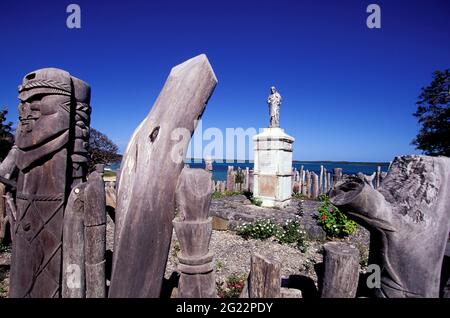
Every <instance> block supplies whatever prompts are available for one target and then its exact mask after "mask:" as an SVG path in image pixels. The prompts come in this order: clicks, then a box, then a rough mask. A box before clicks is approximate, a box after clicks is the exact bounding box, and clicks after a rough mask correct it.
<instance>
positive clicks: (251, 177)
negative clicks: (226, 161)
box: [248, 170, 254, 192]
mask: <svg viewBox="0 0 450 318" xmlns="http://www.w3.org/2000/svg"><path fill="white" fill-rule="evenodd" d="M253 180H254V177H253V170H250V172H249V176H248V188H249V191H250V192H253Z"/></svg>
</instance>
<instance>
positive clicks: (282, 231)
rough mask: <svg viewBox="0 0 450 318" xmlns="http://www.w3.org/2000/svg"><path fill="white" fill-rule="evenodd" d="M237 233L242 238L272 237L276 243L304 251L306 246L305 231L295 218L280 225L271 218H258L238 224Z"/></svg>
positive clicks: (263, 238) (262, 238)
mask: <svg viewBox="0 0 450 318" xmlns="http://www.w3.org/2000/svg"><path fill="white" fill-rule="evenodd" d="M237 234H238V235H240V236H242V237H243V238H244V239H249V238H252V239H257V240H266V239H268V238H270V237H274V238H275V240H276V241H277V242H278V243H280V244H291V245H294V246H295V247H296V248H298V249H299V250H300V251H302V252H305V251H306V248H307V243H306V233H305V231H303V230H302V229H301V226H300V222H299V221H296V220H288V221H286V223H285V224H284V225H283V226H280V225H278V224H275V223H274V222H273V221H272V220H271V219H260V220H256V221H255V222H253V223H250V224H246V223H244V225H242V226H238V228H237Z"/></svg>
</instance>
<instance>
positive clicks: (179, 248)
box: [172, 241, 181, 258]
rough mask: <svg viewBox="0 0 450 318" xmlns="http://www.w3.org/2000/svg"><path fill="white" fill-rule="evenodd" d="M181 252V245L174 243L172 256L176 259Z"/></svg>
mask: <svg viewBox="0 0 450 318" xmlns="http://www.w3.org/2000/svg"><path fill="white" fill-rule="evenodd" d="M180 251H181V247H180V243H179V242H178V241H175V242H173V247H172V256H173V257H175V258H176V257H177V256H178V253H179V252H180Z"/></svg>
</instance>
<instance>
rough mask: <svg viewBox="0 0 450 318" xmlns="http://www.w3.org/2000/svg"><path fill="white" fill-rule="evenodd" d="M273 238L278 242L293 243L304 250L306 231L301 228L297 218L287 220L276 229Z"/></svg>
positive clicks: (305, 246)
mask: <svg viewBox="0 0 450 318" xmlns="http://www.w3.org/2000/svg"><path fill="white" fill-rule="evenodd" d="M275 238H276V239H277V241H278V242H279V243H280V244H291V245H295V247H296V248H298V249H299V250H300V251H301V252H305V251H306V248H307V241H306V232H305V231H303V230H302V229H301V227H300V222H299V221H297V220H287V221H286V223H285V224H284V225H283V226H282V227H281V226H280V227H279V228H278V229H277V232H276V233H275Z"/></svg>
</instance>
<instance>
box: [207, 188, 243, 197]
mask: <svg viewBox="0 0 450 318" xmlns="http://www.w3.org/2000/svg"><path fill="white" fill-rule="evenodd" d="M240 194H241V193H239V192H236V191H228V190H227V191H225V192H220V191H214V192H213V194H212V198H213V199H220V198H225V197H231V196H233V195H240Z"/></svg>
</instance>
